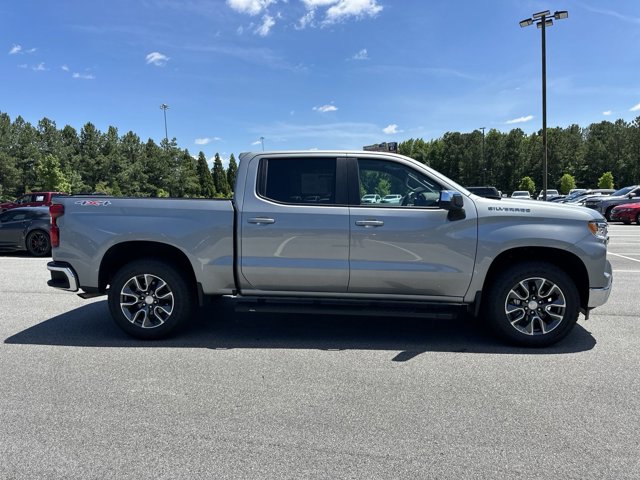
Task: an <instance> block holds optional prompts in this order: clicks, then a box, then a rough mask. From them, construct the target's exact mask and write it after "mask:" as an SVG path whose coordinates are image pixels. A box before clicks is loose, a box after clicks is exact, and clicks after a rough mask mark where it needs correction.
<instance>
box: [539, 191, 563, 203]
mask: <svg viewBox="0 0 640 480" xmlns="http://www.w3.org/2000/svg"><path fill="white" fill-rule="evenodd" d="M559 196H560V192H558V190H554V189H552V188H547V202H549V201H551V200H553V199H554V198H556V197H559ZM543 199H544V190H540V193H539V194H538V200H543Z"/></svg>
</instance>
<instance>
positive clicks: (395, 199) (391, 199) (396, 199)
mask: <svg viewBox="0 0 640 480" xmlns="http://www.w3.org/2000/svg"><path fill="white" fill-rule="evenodd" d="M401 201H402V195H399V194H397V193H395V194H391V195H385V196H384V197H382V200H381V203H394V204H399V203H400V202H401Z"/></svg>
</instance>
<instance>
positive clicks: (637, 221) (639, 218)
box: [636, 213, 640, 225]
mask: <svg viewBox="0 0 640 480" xmlns="http://www.w3.org/2000/svg"><path fill="white" fill-rule="evenodd" d="M636 223H637V224H638V225H640V213H639V214H638V215H636Z"/></svg>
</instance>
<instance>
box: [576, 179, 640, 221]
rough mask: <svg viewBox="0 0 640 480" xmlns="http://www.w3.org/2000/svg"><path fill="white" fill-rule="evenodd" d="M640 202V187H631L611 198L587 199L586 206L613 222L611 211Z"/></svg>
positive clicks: (613, 194)
mask: <svg viewBox="0 0 640 480" xmlns="http://www.w3.org/2000/svg"><path fill="white" fill-rule="evenodd" d="M638 201H640V185H631V186H629V187H624V188H621V189H620V190H618V191H616V192H613V193H612V194H611V195H610V196H606V197H602V198H598V197H595V198H590V199H587V200H586V201H585V202H584V206H585V207H587V208H592V209H594V210H597V211H598V212H600V213H601V214H602V215H603V216H604V218H606V219H607V220H611V211H612V210H613V207H615V206H617V205H622V204H625V203H635V202H638Z"/></svg>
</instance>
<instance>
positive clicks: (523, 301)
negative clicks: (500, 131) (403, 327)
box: [48, 151, 612, 346]
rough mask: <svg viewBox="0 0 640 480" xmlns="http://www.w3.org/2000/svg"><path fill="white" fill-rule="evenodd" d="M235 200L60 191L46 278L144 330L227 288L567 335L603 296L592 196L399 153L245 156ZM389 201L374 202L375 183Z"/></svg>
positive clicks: (300, 303) (507, 332) (538, 334)
mask: <svg viewBox="0 0 640 480" xmlns="http://www.w3.org/2000/svg"><path fill="white" fill-rule="evenodd" d="M234 191H235V195H234V198H233V200H197V199H192V200H190V199H140V198H135V199H134V198H111V197H77V196H75V197H59V198H57V199H56V204H55V205H53V206H51V207H50V212H51V218H52V226H51V237H52V245H53V261H52V262H51V263H49V264H48V269H49V270H50V272H51V280H50V281H49V282H48V283H49V285H50V286H52V287H55V288H60V289H64V290H69V291H72V292H77V291H78V290H80V289H81V290H83V292H84V293H81V296H83V297H91V296H96V295H102V294H105V293H106V294H107V295H108V303H109V308H110V311H111V314H112V316H113V319H114V320H115V322H116V323H117V324H118V325H119V326H120V327H121V328H122V329H124V330H125V331H126V332H127V333H129V334H131V335H133V336H135V337H138V338H144V339H154V338H160V337H163V336H166V335H168V334H170V333H172V332H174V331H175V330H176V329H177V328H179V327H182V326H183V325H184V324H185V323H187V321H188V320H189V318H190V317H191V316H192V314H193V312H194V308H195V307H196V306H197V305H198V304H202V303H204V302H205V301H207V300H208V299H211V298H214V297H219V296H222V295H233V296H236V297H237V304H238V306H239V307H241V306H242V305H244V306H245V308H248V309H249V310H260V309H263V310H271V311H274V310H279V311H308V310H313V311H321V312H340V313H345V312H346V313H349V312H352V313H359V314H374V313H378V314H380V313H382V314H385V315H390V316H393V315H419V316H424V317H436V318H443V319H445V318H450V317H451V315H453V314H455V313H456V312H457V311H459V310H461V309H465V310H466V311H467V312H470V313H472V314H473V315H475V316H480V317H482V318H483V319H484V320H486V321H487V323H488V324H489V325H490V326H491V327H492V328H493V329H494V330H495V332H496V333H497V334H499V335H500V336H502V337H503V338H504V339H506V340H507V341H510V342H512V343H516V344H520V345H526V346H546V345H550V344H552V343H554V342H557V341H558V340H560V339H561V338H563V337H564V336H566V335H567V334H568V333H569V331H570V330H571V329H572V327H573V326H574V324H575V323H576V321H577V319H578V315H579V313H580V312H582V313H583V314H584V315H585V316H588V314H589V310H590V309H592V308H594V307H597V306H599V305H602V304H604V303H605V302H606V301H607V299H608V297H609V293H610V289H611V283H612V274H611V266H610V264H609V262H608V261H607V241H608V236H607V223H606V222H605V220H604V219H603V217H602V216H601V215H600V214H599V213H598V212H595V211H593V210H590V209H586V208H582V207H573V206H566V205H558V204H554V203H549V202H535V201H532V200H512V199H504V198H503V199H499V200H498V199H486V198H481V197H478V196H475V195H473V194H471V193H470V192H468V191H467V190H465V188H464V187H461V186H460V185H458V184H456V183H455V182H453V181H452V180H450V179H448V178H446V177H444V176H443V175H441V174H439V173H438V172H436V171H434V170H432V169H430V168H428V167H426V166H425V165H423V164H421V163H418V162H416V161H414V160H411V159H409V158H406V157H403V156H400V155H393V154H387V153H375V152H362V151H352V152H338V151H323V152H320V151H313V152H309V151H299V152H260V153H245V154H242V155H241V156H240V166H239V170H238V175H237V182H236V186H235V190H234ZM369 194H379V195H380V196H389V198H393V199H394V202H392V203H365V202H363V201H362V200H361V199H362V197H363V196H365V195H369Z"/></svg>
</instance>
